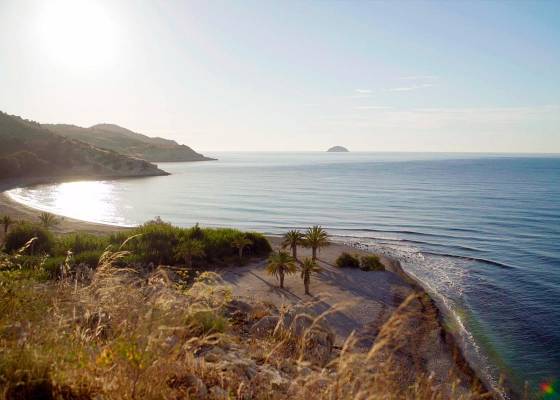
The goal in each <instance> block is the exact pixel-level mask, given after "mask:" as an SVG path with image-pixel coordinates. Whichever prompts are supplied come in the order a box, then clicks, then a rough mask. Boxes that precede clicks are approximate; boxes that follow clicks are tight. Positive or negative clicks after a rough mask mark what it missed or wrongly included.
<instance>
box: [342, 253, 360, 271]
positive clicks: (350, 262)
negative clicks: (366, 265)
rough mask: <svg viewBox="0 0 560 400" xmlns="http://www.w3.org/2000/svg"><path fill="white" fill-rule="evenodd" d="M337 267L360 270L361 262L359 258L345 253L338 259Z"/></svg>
mask: <svg viewBox="0 0 560 400" xmlns="http://www.w3.org/2000/svg"><path fill="white" fill-rule="evenodd" d="M336 266H337V267H338V268H359V267H360V260H359V259H358V257H356V256H353V255H352V254H349V253H346V252H344V253H342V254H341V255H340V256H338V258H337V259H336Z"/></svg>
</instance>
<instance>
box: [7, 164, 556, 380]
mask: <svg viewBox="0 0 560 400" xmlns="http://www.w3.org/2000/svg"><path fill="white" fill-rule="evenodd" d="M210 156H216V157H218V158H219V159H220V161H217V162H206V163H164V164H161V165H160V166H161V167H162V168H163V169H165V170H167V171H169V172H171V173H172V175H171V176H168V177H155V178H142V179H125V180H119V181H103V182H74V183H63V184H57V185H50V186H39V187H34V188H29V189H16V190H13V191H12V192H11V195H12V196H13V197H14V198H15V199H16V200H18V201H21V202H24V203H26V204H28V205H31V206H33V207H36V208H41V209H45V210H49V211H52V212H56V213H59V214H63V215H66V216H69V217H75V218H80V219H84V220H89V221H97V222H106V223H112V224H120V225H131V224H138V223H141V222H144V221H146V220H147V219H150V218H153V217H155V216H161V217H162V218H163V219H164V220H168V221H170V222H173V223H175V224H178V225H183V226H188V225H192V224H194V223H196V222H199V223H200V224H201V225H206V226H213V225H219V226H235V227H239V228H247V229H255V230H260V231H263V232H266V233H283V232H284V231H286V230H287V229H289V228H294V227H296V228H304V227H307V226H309V225H313V224H320V225H323V226H324V227H326V228H328V230H329V231H330V233H331V234H332V235H336V236H337V237H339V239H340V240H343V241H346V242H351V243H355V244H358V243H359V244H362V245H369V246H370V247H371V248H372V249H374V250H377V251H383V252H385V253H387V254H390V255H394V256H396V257H398V258H400V259H401V261H402V262H403V266H404V268H405V269H406V270H407V271H408V272H409V273H411V274H412V275H414V276H415V277H417V278H418V279H419V280H421V281H422V282H423V284H424V285H425V286H426V287H427V288H428V289H429V290H430V291H431V292H432V293H433V294H434V295H435V297H436V298H437V299H438V301H439V302H440V303H441V304H442V305H444V306H445V307H446V308H447V309H448V310H449V311H450V316H451V318H452V319H453V321H455V323H456V325H455V326H456V328H455V329H457V333H458V334H459V336H460V337H462V338H463V346H464V347H465V349H466V350H467V352H468V354H469V358H471V360H472V361H474V362H475V363H476V364H477V366H478V368H479V369H480V370H481V371H482V372H483V373H485V374H487V375H488V376H491V377H496V376H497V375H498V374H499V373H503V374H505V375H506V376H507V377H508V381H509V382H510V384H512V385H513V386H515V387H517V388H520V387H522V386H523V382H524V381H526V380H528V381H529V382H530V383H531V384H532V385H533V387H535V386H536V385H537V384H538V383H539V382H541V381H543V380H545V379H549V378H560V157H553V156H550V157H544V156H543V157H530V156H511V157H509V156H508V157H504V156H490V155H473V154H466V155H458V154H383V153H347V154H342V153H341V154H334V153H216V154H210ZM372 290H375V289H372Z"/></svg>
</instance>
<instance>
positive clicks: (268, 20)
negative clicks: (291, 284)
mask: <svg viewBox="0 0 560 400" xmlns="http://www.w3.org/2000/svg"><path fill="white" fill-rule="evenodd" d="M558 21H560V2H559V1H546V0H541V1H530V2H523V1H507V2H506V1H504V2H498V1H482V2H476V1H468V2H460V1H453V2H443V1H441V2H429V1H391V2H372V1H368V2H361V1H336V2H335V1H303V0H300V1H266V0H257V1H251V0H239V1H233V0H228V1H172V0H170V1H161V2H156V1H147V0H134V1H132V0H131V1H125V0H99V1H86V0H0V27H1V35H0V110H2V111H4V112H7V113H9V114H15V115H20V116H22V117H24V118H27V119H32V120H35V121H38V122H42V123H68V124H75V125H79V126H91V125H94V124H96V123H102V122H103V123H115V124H118V125H121V126H124V127H126V128H129V129H132V130H134V131H136V132H140V133H145V134H148V135H150V136H162V137H166V138H171V139H175V140H177V141H178V142H180V143H184V144H187V145H190V146H191V147H193V148H195V149H196V150H200V151H224V150H232V151H239V150H244V151H307V150H309V151H315V150H318V151H322V150H325V149H326V148H328V147H330V146H333V145H343V146H346V147H348V148H349V149H350V150H353V151H429V152H431V151H434V152H448V151H453V152H455V151H456V152H515V153H533V152H535V153H560V23H559V22H558Z"/></svg>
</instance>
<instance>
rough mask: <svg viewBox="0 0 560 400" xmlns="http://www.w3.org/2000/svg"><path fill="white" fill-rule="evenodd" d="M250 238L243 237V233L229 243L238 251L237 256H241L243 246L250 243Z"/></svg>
mask: <svg viewBox="0 0 560 400" xmlns="http://www.w3.org/2000/svg"><path fill="white" fill-rule="evenodd" d="M252 244H253V242H252V241H251V239H248V238H246V237H245V235H239V236H237V237H236V238H235V239H233V241H232V242H231V245H232V246H233V247H235V248H236V249H237V250H238V251H239V258H242V257H243V250H244V249H245V247H247V246H250V245H252Z"/></svg>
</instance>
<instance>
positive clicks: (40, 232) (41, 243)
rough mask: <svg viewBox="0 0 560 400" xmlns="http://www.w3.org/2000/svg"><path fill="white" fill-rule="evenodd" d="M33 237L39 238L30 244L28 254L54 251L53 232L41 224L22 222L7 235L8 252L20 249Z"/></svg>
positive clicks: (6, 247)
mask: <svg viewBox="0 0 560 400" xmlns="http://www.w3.org/2000/svg"><path fill="white" fill-rule="evenodd" d="M32 238H37V240H35V242H33V244H32V245H31V246H29V248H28V249H27V250H26V252H25V253H26V254H31V255H36V254H42V253H50V252H51V251H52V249H53V245H54V236H53V235H52V233H50V232H49V231H48V230H46V229H45V228H43V227H41V226H39V225H35V224H30V223H22V224H17V225H15V226H14V227H13V228H12V229H11V230H10V232H9V233H8V235H7V236H6V243H5V245H4V247H5V249H6V252H7V253H11V252H14V251H18V250H19V249H21V248H22V247H23V246H25V244H26V243H27V242H29V241H30V240H31V239H32Z"/></svg>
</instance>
